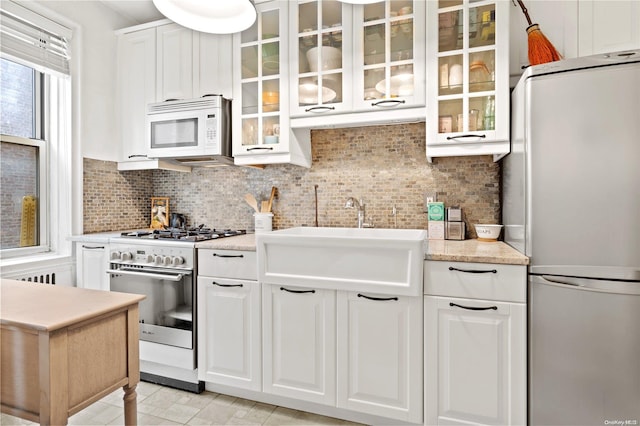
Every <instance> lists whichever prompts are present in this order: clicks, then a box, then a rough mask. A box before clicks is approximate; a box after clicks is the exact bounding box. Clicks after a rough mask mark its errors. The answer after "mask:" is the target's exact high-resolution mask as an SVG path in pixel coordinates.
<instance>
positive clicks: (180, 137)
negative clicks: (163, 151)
mask: <svg viewBox="0 0 640 426" xmlns="http://www.w3.org/2000/svg"><path fill="white" fill-rule="evenodd" d="M184 146H198V118H196V117H194V118H183V119H178V120H163V121H154V122H152V123H151V148H175V147H184Z"/></svg>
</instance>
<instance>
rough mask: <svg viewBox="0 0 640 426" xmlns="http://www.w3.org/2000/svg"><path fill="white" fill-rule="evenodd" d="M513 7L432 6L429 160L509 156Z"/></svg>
mask: <svg viewBox="0 0 640 426" xmlns="http://www.w3.org/2000/svg"><path fill="white" fill-rule="evenodd" d="M509 6H510V5H509V3H508V2H503V1H497V2H474V1H471V0H438V1H433V2H427V22H428V25H427V27H428V30H427V31H428V32H427V40H429V43H428V44H427V57H429V58H431V59H430V61H429V63H428V73H427V74H428V75H429V79H428V83H427V99H428V100H427V103H428V107H427V158H429V159H431V158H432V157H440V156H459V155H487V154H493V155H494V158H495V159H496V160H497V159H498V158H500V157H501V156H503V155H505V154H507V153H508V152H509V60H508V59H509V56H508V53H509V52H508V46H509V38H508V37H509Z"/></svg>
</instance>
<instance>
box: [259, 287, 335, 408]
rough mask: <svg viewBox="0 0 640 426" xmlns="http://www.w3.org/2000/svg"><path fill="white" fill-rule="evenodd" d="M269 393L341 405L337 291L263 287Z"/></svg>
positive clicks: (265, 380) (265, 368) (265, 375)
mask: <svg viewBox="0 0 640 426" xmlns="http://www.w3.org/2000/svg"><path fill="white" fill-rule="evenodd" d="M262 311H263V370H264V379H263V391H264V392H266V393H270V394H274V395H279V396H285V397H290V398H295V399H298V400H303V401H310V402H315V403H318V404H324V405H329V406H335V404H336V358H335V354H336V292H335V291H334V290H318V289H309V288H297V287H290V286H286V287H285V286H281V285H271V284H262Z"/></svg>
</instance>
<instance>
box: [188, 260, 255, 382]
mask: <svg viewBox="0 0 640 426" xmlns="http://www.w3.org/2000/svg"><path fill="white" fill-rule="evenodd" d="M257 278H258V277H257V273H256V253H255V252H254V251H239V250H217V249H198V282H197V296H198V302H197V303H198V305H197V306H198V379H199V380H203V381H205V382H211V383H215V384H221V385H228V386H233V387H236V388H241V389H249V390H254V391H260V390H262V368H261V353H262V344H261V339H262V330H261V324H262V318H261V317H262V315H261V310H260V285H259V284H258V282H257Z"/></svg>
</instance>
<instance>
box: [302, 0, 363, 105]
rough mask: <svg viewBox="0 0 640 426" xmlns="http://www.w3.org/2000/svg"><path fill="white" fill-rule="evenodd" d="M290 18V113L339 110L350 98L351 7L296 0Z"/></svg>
mask: <svg viewBox="0 0 640 426" xmlns="http://www.w3.org/2000/svg"><path fill="white" fill-rule="evenodd" d="M290 21H291V24H292V29H293V35H292V37H291V64H292V70H291V74H292V81H291V86H290V89H291V114H292V115H296V114H305V113H323V112H339V111H343V110H344V109H345V108H347V107H348V106H349V105H350V99H351V93H350V90H351V87H350V86H349V85H348V83H349V80H348V79H349V77H348V75H349V74H348V72H349V70H350V64H351V49H350V48H349V44H348V40H350V39H351V34H350V31H351V25H350V23H351V6H349V5H348V4H347V3H342V2H339V1H337V0H300V1H299V2H297V6H295V5H294V6H292V7H291V10H290ZM345 30H346V31H347V32H348V33H347V34H345ZM343 37H346V39H347V40H345V41H346V42H347V44H346V45H343ZM296 76H297V78H296Z"/></svg>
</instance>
